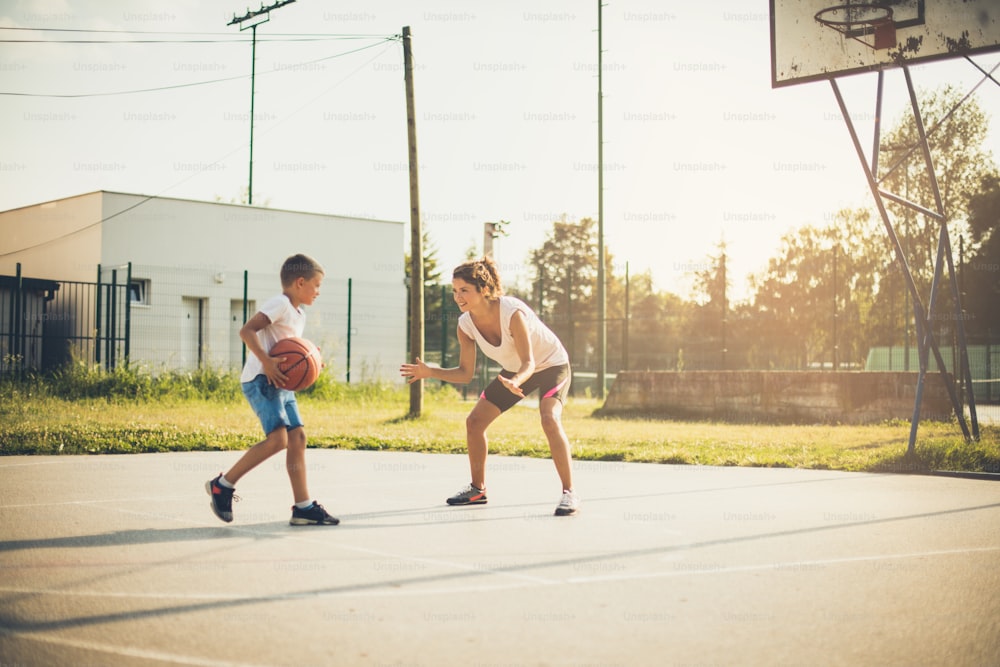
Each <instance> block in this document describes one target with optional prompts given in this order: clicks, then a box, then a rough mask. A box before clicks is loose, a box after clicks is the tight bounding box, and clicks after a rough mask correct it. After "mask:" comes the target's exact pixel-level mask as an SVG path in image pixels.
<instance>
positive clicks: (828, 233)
mask: <svg viewBox="0 0 1000 667" xmlns="http://www.w3.org/2000/svg"><path fill="white" fill-rule="evenodd" d="M876 231H877V230H876V229H875V226H874V225H873V223H872V220H871V215H870V213H869V212H868V211H866V210H857V211H848V210H844V211H840V212H839V213H838V214H837V215H836V216H835V218H834V220H833V222H832V224H830V225H828V226H827V227H825V228H818V227H813V226H806V227H803V228H801V229H799V230H798V231H796V232H792V233H789V234H787V235H785V236H784V237H783V238H782V240H781V247H780V249H779V256H778V257H774V258H772V259H771V260H770V261H769V263H768V268H767V269H766V270H765V271H764V272H763V273H761V274H759V275H756V276H752V277H751V281H750V282H751V288H752V290H753V292H754V297H753V311H752V318H753V323H752V326H751V327H750V330H749V332H748V335H750V336H751V337H752V338H753V339H754V340H756V341H757V342H756V344H755V346H754V348H753V350H752V352H751V354H752V356H753V358H754V359H755V361H756V363H757V364H766V366H767V367H779V368H807V367H809V366H810V365H812V364H816V363H824V364H825V363H832V362H834V361H836V362H837V363H838V365H839V364H841V363H849V364H860V363H863V361H864V358H865V355H866V354H867V349H868V344H867V341H866V331H865V328H864V326H863V324H864V323H865V322H868V320H869V317H870V314H871V310H872V304H873V297H874V294H875V292H876V288H877V283H878V278H877V276H878V275H879V269H881V268H882V267H884V266H885V264H886V261H887V260H886V254H885V242H884V240H883V239H876V237H875V234H876Z"/></svg>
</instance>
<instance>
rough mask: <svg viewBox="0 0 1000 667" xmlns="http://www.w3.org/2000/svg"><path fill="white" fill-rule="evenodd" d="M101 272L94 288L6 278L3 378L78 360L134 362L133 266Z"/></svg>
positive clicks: (0, 332)
mask: <svg viewBox="0 0 1000 667" xmlns="http://www.w3.org/2000/svg"><path fill="white" fill-rule="evenodd" d="M119 271H120V270H119V269H117V268H116V269H111V270H108V271H104V272H102V270H101V268H100V267H98V269H97V281H96V282H93V283H88V282H76V281H69V280H58V281H57V280H44V279H39V278H25V277H24V276H23V275H22V273H21V265H20V264H18V265H17V270H16V275H14V276H0V374H3V375H16V376H21V375H23V374H24V373H25V372H26V371H33V372H40V371H41V372H44V371H51V370H55V369H57V368H60V367H62V366H65V365H66V364H68V363H70V362H72V361H79V362H82V363H86V364H88V365H90V364H96V365H99V366H101V367H102V368H105V369H112V368H115V367H116V366H117V365H118V364H119V363H126V364H127V363H128V358H129V338H130V330H129V329H130V314H131V298H130V297H131V293H130V290H129V285H130V282H131V273H132V267H131V264H129V265H128V266H127V267H126V268H125V270H124V271H122V272H121V273H119Z"/></svg>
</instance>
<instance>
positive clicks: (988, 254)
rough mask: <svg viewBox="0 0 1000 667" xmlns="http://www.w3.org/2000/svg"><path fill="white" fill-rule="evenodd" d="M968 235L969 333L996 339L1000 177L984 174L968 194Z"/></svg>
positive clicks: (966, 303) (999, 299)
mask: <svg viewBox="0 0 1000 667" xmlns="http://www.w3.org/2000/svg"><path fill="white" fill-rule="evenodd" d="M968 208H969V235H970V237H971V241H972V248H971V253H972V259H971V261H966V265H965V266H964V267H963V271H962V273H960V277H961V278H962V279H963V280H962V283H963V288H964V292H965V294H964V297H963V298H964V301H963V306H964V310H965V312H966V313H967V314H968V317H967V319H966V330H967V333H968V334H969V336H970V337H976V338H979V339H986V340H990V341H991V342H993V341H996V340H997V339H998V338H1000V307H998V304H1000V177H998V176H997V174H989V175H987V176H984V177H983V178H982V179H981V180H980V183H979V188H978V191H977V192H976V193H974V194H973V195H972V196H970V197H969V206H968Z"/></svg>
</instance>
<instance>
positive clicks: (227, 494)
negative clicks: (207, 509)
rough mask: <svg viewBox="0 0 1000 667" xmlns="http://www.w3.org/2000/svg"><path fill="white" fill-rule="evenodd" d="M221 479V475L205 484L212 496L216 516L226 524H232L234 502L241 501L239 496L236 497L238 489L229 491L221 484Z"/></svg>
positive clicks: (206, 489)
mask: <svg viewBox="0 0 1000 667" xmlns="http://www.w3.org/2000/svg"><path fill="white" fill-rule="evenodd" d="M220 477H222V474H221V473H220V474H219V476H218V477H216V478H215V479H211V480H209V481H207V482H205V491H206V492H208V495H210V496H212V502H211V506H212V511H213V512H215V516H217V517H219V518H220V519H222V520H223V521H225V522H226V523H231V522H232V520H233V501H234V500H239V496H236V495H235V492H236V489H227V488H226V487H224V486H222V485H221V484H219V478H220Z"/></svg>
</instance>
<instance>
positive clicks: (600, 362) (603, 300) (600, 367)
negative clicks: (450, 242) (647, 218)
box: [597, 0, 608, 398]
mask: <svg viewBox="0 0 1000 667" xmlns="http://www.w3.org/2000/svg"><path fill="white" fill-rule="evenodd" d="M601 1H602V0H597V398H604V385H605V379H604V376H605V372H606V371H607V365H608V364H607V351H608V350H607V347H608V322H607V316H608V304H607V300H608V295H607V285H606V284H605V283H606V282H607V277H606V276H605V275H604V89H603V80H602V76H603V74H604V48H603V42H602V35H601V30H602V25H601V14H602V8H603V5H602V4H601Z"/></svg>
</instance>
